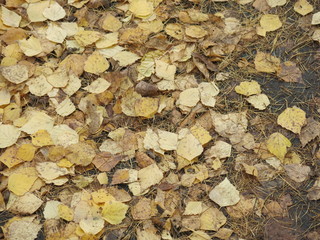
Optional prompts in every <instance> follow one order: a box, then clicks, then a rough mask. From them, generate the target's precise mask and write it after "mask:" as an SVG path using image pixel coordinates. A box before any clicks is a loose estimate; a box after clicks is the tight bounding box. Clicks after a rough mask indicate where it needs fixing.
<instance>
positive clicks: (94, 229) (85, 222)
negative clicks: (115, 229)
mask: <svg viewBox="0 0 320 240" xmlns="http://www.w3.org/2000/svg"><path fill="white" fill-rule="evenodd" d="M79 226H80V227H81V229H82V230H83V231H84V232H85V233H87V234H92V235H96V234H98V233H99V232H100V231H101V230H102V229H103V228H104V220H103V219H102V218H100V217H90V216H88V217H87V218H85V219H81V220H80V222H79Z"/></svg>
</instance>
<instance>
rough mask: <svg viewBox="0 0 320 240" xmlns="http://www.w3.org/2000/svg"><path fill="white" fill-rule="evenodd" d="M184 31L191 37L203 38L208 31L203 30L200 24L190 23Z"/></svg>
mask: <svg viewBox="0 0 320 240" xmlns="http://www.w3.org/2000/svg"><path fill="white" fill-rule="evenodd" d="M185 33H186V35H187V36H189V37H192V38H203V37H205V36H206V35H207V34H208V32H207V31H206V30H204V29H203V28H202V27H201V26H197V25H191V26H188V27H186V30H185Z"/></svg>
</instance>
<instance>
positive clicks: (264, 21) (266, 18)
mask: <svg viewBox="0 0 320 240" xmlns="http://www.w3.org/2000/svg"><path fill="white" fill-rule="evenodd" d="M260 26H261V27H262V28H263V29H264V30H266V31H267V32H272V31H275V30H277V29H279V28H281V27H282V23H281V21H280V19H279V16H278V15H274V14H265V15H263V16H262V17H261V19H260Z"/></svg>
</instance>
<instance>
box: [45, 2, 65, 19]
mask: <svg viewBox="0 0 320 240" xmlns="http://www.w3.org/2000/svg"><path fill="white" fill-rule="evenodd" d="M42 14H43V16H44V17H45V18H47V19H49V20H51V21H58V20H60V19H62V18H64V17H65V16H66V11H65V10H64V9H63V7H61V6H60V5H59V3H57V2H54V1H51V2H50V5H49V6H48V7H46V8H45V9H44V10H43V12H42Z"/></svg>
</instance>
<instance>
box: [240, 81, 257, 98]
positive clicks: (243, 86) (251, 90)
mask: <svg viewBox="0 0 320 240" xmlns="http://www.w3.org/2000/svg"><path fill="white" fill-rule="evenodd" d="M235 91H236V92H237V93H239V94H242V95H245V96H251V95H254V94H260V93H261V88H260V84H259V83H258V82H256V81H244V82H241V83H240V85H238V86H236V87H235Z"/></svg>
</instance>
